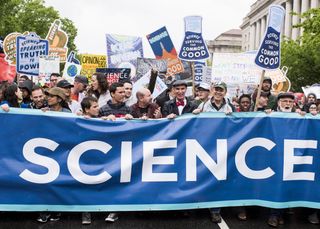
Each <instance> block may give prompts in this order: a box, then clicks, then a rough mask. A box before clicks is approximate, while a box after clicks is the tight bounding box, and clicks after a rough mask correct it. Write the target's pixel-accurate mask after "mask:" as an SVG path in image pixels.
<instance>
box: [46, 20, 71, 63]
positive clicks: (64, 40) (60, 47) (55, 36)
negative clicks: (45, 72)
mask: <svg viewBox="0 0 320 229" xmlns="http://www.w3.org/2000/svg"><path fill="white" fill-rule="evenodd" d="M61 25H62V23H61V21H60V20H59V19H56V20H54V22H53V23H52V25H51V27H50V29H49V32H48V34H47V37H46V39H47V40H48V41H49V44H50V49H49V55H50V56H60V62H61V63H64V62H66V59H67V53H68V48H67V44H68V40H69V38H68V35H67V33H66V32H64V31H63V30H62V29H61V28H60V27H61Z"/></svg>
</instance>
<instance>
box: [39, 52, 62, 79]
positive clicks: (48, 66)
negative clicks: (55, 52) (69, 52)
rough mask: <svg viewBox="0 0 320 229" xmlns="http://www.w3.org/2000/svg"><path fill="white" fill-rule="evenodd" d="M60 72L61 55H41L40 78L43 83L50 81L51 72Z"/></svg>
mask: <svg viewBox="0 0 320 229" xmlns="http://www.w3.org/2000/svg"><path fill="white" fill-rule="evenodd" d="M57 72H60V57H59V56H40V57H39V78H38V80H39V81H41V82H43V83H45V82H46V83H49V82H50V79H49V78H50V75H51V73H57Z"/></svg>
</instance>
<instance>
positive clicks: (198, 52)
mask: <svg viewBox="0 0 320 229" xmlns="http://www.w3.org/2000/svg"><path fill="white" fill-rule="evenodd" d="M184 25H185V36H184V40H183V42H182V45H181V49H180V53H179V58H180V59H181V60H185V61H198V60H205V59H208V58H209V56H210V55H209V51H208V48H207V44H206V42H205V41H204V40H203V38H202V17H200V16H188V17H185V18H184Z"/></svg>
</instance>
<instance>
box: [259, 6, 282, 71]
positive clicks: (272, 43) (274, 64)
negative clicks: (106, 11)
mask: <svg viewBox="0 0 320 229" xmlns="http://www.w3.org/2000/svg"><path fill="white" fill-rule="evenodd" d="M284 15H285V9H284V8H283V7H282V6H278V5H271V6H270V8H269V20H268V26H267V31H266V34H265V36H264V39H263V40H262V43H261V45H260V48H259V51H258V53H257V56H256V58H255V63H256V64H257V65H258V66H259V67H261V68H263V69H276V68H279V66H280V44H281V42H280V38H281V34H280V33H281V28H282V26H283V20H284Z"/></svg>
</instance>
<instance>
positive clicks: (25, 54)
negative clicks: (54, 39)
mask: <svg viewBox="0 0 320 229" xmlns="http://www.w3.org/2000/svg"><path fill="white" fill-rule="evenodd" d="M16 42H17V43H16V46H17V72H18V73H21V74H29V75H34V76H37V75H38V74H39V58H40V56H45V55H48V49H49V44H48V41H47V40H43V39H40V37H39V36H38V35H37V34H36V33H33V32H31V33H30V34H28V35H26V36H18V37H17V39H16Z"/></svg>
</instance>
